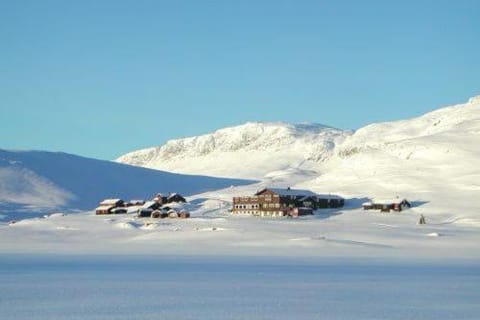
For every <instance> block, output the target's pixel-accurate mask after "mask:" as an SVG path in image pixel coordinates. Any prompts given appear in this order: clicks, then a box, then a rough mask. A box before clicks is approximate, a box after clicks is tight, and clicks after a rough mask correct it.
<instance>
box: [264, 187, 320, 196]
mask: <svg viewBox="0 0 480 320" xmlns="http://www.w3.org/2000/svg"><path fill="white" fill-rule="evenodd" d="M265 190H270V191H271V192H273V193H275V194H278V195H279V196H296V197H302V196H303V197H305V196H318V195H317V194H316V193H315V192H312V191H310V190H301V189H290V188H286V189H281V188H264V189H262V190H260V191H258V192H257V193H255V195H259V194H260V193H262V192H264V191H265Z"/></svg>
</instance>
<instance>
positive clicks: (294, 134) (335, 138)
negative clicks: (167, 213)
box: [116, 122, 350, 179]
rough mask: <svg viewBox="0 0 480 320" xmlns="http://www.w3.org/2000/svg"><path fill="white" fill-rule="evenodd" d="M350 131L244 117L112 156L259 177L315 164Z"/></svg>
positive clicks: (123, 160)
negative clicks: (227, 125) (197, 133)
mask: <svg viewBox="0 0 480 320" xmlns="http://www.w3.org/2000/svg"><path fill="white" fill-rule="evenodd" d="M349 135H350V132H349V131H342V130H339V129H334V128H330V127H326V126H323V125H319V124H287V123H280V122H273V123H262V122H248V123H246V124H243V125H240V126H236V127H230V128H225V129H221V130H217V131H215V132H213V133H210V134H205V135H202V136H198V137H191V138H185V139H177V140H170V141H168V142H167V143H166V144H164V145H162V146H159V147H153V148H149V149H144V150H139V151H134V152H131V153H128V154H126V155H123V156H121V157H119V158H118V159H117V160H116V161H118V162H120V163H126V164H130V165H135V166H142V167H147V168H153V169H160V170H167V171H171V172H178V173H191V174H200V173H201V174H206V175H211V176H225V177H242V178H254V179H258V178H262V177H263V176H264V175H265V174H267V173H270V172H272V171H278V170H287V169H288V170H303V169H314V168H315V167H316V165H317V164H318V163H320V162H324V161H326V160H328V159H329V158H330V157H331V156H332V155H333V151H334V149H335V146H336V145H338V144H339V143H341V142H342V141H343V140H344V139H345V138H346V137H347V136H349Z"/></svg>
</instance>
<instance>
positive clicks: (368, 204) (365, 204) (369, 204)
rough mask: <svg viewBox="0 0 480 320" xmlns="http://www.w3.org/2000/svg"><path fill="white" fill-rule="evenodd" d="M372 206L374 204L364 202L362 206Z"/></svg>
mask: <svg viewBox="0 0 480 320" xmlns="http://www.w3.org/2000/svg"><path fill="white" fill-rule="evenodd" d="M372 205H373V203H371V202H364V203H362V206H372Z"/></svg>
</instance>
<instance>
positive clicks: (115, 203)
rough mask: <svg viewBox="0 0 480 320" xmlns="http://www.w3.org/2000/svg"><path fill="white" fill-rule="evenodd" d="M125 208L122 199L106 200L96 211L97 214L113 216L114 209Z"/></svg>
mask: <svg viewBox="0 0 480 320" xmlns="http://www.w3.org/2000/svg"><path fill="white" fill-rule="evenodd" d="M123 206H124V202H123V200H121V199H105V200H103V201H102V202H100V205H99V206H98V207H97V208H96V209H95V214H111V213H112V210H113V209H115V208H118V207H123Z"/></svg>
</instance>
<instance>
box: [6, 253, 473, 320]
mask: <svg viewBox="0 0 480 320" xmlns="http://www.w3.org/2000/svg"><path fill="white" fill-rule="evenodd" d="M1 259H2V260H1V261H2V263H1V264H0V310H1V319H3V320H14V319H15V320H18V319H36V320H43V319H67V320H80V319H81V320H87V319H88V320H94V319H102V320H103V319H119V320H120V319H125V320H130V319H219V320H220V319H221V320H225V319H249V320H257V319H343V320H363V319H365V320H367V319H368V320H370V319H391V320H397V319H398V320H405V319H423V320H437V319H445V320H458V319H463V320H476V319H478V318H479V316H480V304H478V300H479V297H480V287H479V286H478V283H479V281H480V273H479V271H478V270H479V269H478V266H474V265H468V264H466V265H461V264H444V265H441V266H439V265H430V264H401V263H400V264H396V263H393V264H392V263H383V262H371V261H364V260H352V259H337V260H335V259H331V260H328V261H326V260H315V259H296V258H295V259H272V258H268V259H265V258H249V259H245V258H225V257H214V256H204V257H181V258H179V257H166V256H155V257H151V256H150V257H147V256H134V257H132V256H80V257H79V256H58V255H46V256H35V255H34V256H18V255H13V256H10V255H8V256H2V258H1Z"/></svg>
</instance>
